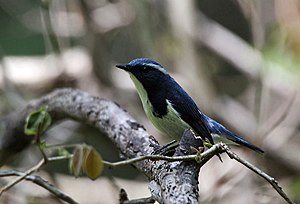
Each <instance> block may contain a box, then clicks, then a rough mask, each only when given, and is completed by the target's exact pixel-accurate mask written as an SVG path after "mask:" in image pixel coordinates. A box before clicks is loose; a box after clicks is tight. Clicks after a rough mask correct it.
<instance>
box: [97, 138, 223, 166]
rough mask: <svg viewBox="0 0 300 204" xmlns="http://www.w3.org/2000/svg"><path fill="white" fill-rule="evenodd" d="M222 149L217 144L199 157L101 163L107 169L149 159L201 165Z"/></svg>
mask: <svg viewBox="0 0 300 204" xmlns="http://www.w3.org/2000/svg"><path fill="white" fill-rule="evenodd" d="M222 148H223V146H222V144H221V143H218V144H215V145H213V146H212V147H211V148H209V149H208V150H206V151H205V152H203V153H201V154H200V155H197V154H194V155H187V156H174V157H169V156H162V155H145V156H140V157H136V158H133V159H128V160H124V161H119V162H107V161H103V163H104V164H105V165H107V166H109V167H117V166H122V165H127V164H133V163H136V162H139V161H143V160H146V159H149V160H152V161H157V160H164V161H169V162H175V161H197V162H198V163H201V164H202V165H203V164H204V163H206V162H207V161H208V160H209V159H210V158H211V157H212V156H214V155H216V154H218V153H220V152H222ZM198 159H199V160H198Z"/></svg>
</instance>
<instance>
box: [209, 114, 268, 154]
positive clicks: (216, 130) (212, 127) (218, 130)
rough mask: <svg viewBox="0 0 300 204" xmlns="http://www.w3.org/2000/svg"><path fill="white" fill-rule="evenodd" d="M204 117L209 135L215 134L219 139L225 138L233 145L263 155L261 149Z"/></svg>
mask: <svg viewBox="0 0 300 204" xmlns="http://www.w3.org/2000/svg"><path fill="white" fill-rule="evenodd" d="M204 116H205V119H206V122H207V126H208V129H209V131H210V132H211V134H216V135H219V136H220V137H225V138H226V139H228V140H230V141H232V142H234V143H237V144H240V145H243V146H245V147H248V148H250V149H252V150H254V151H256V152H259V153H264V151H263V150H262V149H260V148H259V147H257V146H255V145H253V144H251V143H250V142H248V141H246V140H244V139H243V138H240V137H239V136H237V135H235V134H234V133H232V132H230V131H229V130H227V129H226V128H225V127H224V126H223V125H221V124H220V123H218V122H216V121H215V120H213V119H211V118H210V117H208V116H206V115H204Z"/></svg>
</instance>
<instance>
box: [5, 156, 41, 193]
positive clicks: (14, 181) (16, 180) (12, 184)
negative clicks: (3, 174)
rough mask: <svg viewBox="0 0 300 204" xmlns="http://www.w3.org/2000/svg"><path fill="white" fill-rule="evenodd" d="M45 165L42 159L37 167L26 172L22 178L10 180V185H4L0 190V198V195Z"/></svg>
mask: <svg viewBox="0 0 300 204" xmlns="http://www.w3.org/2000/svg"><path fill="white" fill-rule="evenodd" d="M44 164H45V160H44V159H42V160H41V161H40V162H39V163H38V164H37V165H35V166H33V167H32V168H31V169H29V170H27V171H26V172H25V173H24V174H23V175H22V176H20V177H18V178H16V179H15V180H12V181H11V182H10V183H8V184H6V185H5V186H3V187H2V188H1V189H0V196H1V195H2V193H4V192H5V191H7V190H8V189H10V188H12V187H13V186H14V185H16V184H18V183H19V182H20V181H22V180H24V179H25V178H26V176H28V175H30V174H32V173H33V172H36V171H37V170H39V169H40V168H41V167H42V166H43V165H44Z"/></svg>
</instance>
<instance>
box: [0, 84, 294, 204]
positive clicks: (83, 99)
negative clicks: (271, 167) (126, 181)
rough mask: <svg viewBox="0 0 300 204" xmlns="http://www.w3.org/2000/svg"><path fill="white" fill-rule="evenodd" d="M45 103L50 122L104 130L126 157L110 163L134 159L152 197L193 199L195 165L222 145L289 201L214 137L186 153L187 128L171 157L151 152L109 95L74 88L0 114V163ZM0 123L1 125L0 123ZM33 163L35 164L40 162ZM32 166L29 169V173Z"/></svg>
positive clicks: (190, 142)
mask: <svg viewBox="0 0 300 204" xmlns="http://www.w3.org/2000/svg"><path fill="white" fill-rule="evenodd" d="M44 105H47V106H48V111H49V114H50V115H51V117H52V120H53V122H54V123H55V122H58V121H59V120H62V119H74V120H77V121H80V122H84V123H86V124H89V125H91V126H93V127H95V128H97V129H98V130H101V131H103V132H105V133H106V134H107V136H108V137H109V138H110V139H111V140H112V141H113V142H114V143H115V145H116V147H117V148H118V149H119V150H120V152H121V153H122V155H123V156H124V157H125V158H126V159H129V161H126V162H119V163H117V164H115V166H116V165H123V164H126V163H132V162H133V164H134V165H135V167H136V168H137V169H138V170H139V171H140V172H143V173H144V174H145V175H146V176H147V177H148V178H149V181H150V184H149V189H150V192H151V194H152V197H153V198H154V199H155V200H156V201H158V202H160V203H198V196H199V195H198V191H199V189H198V175H199V171H200V168H201V166H203V165H204V164H205V163H206V162H207V161H208V160H209V159H210V158H212V157H213V156H214V155H218V154H220V153H222V152H224V151H225V152H226V153H227V155H228V156H229V157H230V158H232V159H235V160H237V161H238V162H240V163H242V164H243V165H245V166H246V167H247V168H249V169H251V170H252V171H254V172H255V173H257V174H258V175H260V176H262V177H263V178H264V179H266V180H267V181H268V182H269V183H270V184H271V185H272V186H273V187H274V188H275V190H276V191H277V192H278V193H279V194H280V195H281V196H282V197H283V198H284V199H285V200H286V201H287V202H288V203H290V204H292V203H293V202H292V201H291V200H290V199H289V198H288V196H287V195H286V194H285V193H284V191H283V190H282V188H281V187H280V186H279V185H278V183H277V181H276V180H275V179H274V178H272V177H270V176H269V175H267V174H266V173H264V172H262V171H261V170H259V169H258V168H256V167H254V166H253V165H251V164H250V163H249V162H247V161H245V160H243V159H241V158H239V157H238V156H237V155H236V154H235V153H233V152H231V151H230V150H229V148H228V147H227V145H225V144H222V143H219V144H216V145H213V146H212V147H211V148H209V149H208V150H206V151H205V152H203V153H201V154H198V155H192V156H191V155H189V154H191V153H193V152H192V149H191V147H195V148H196V149H198V148H199V147H200V146H201V145H202V140H201V139H200V138H197V137H194V135H193V133H192V131H186V132H185V133H184V134H183V136H182V139H181V141H180V144H179V147H178V148H177V149H176V152H175V155H174V157H162V156H157V155H155V156H154V155H152V153H153V152H155V150H157V148H159V145H158V142H157V141H156V140H155V139H154V137H152V136H150V135H149V134H148V133H147V132H146V131H145V129H144V128H143V126H141V125H140V124H138V123H137V122H136V121H135V120H134V119H133V118H132V117H131V116H130V115H129V114H128V113H127V112H126V111H124V110H123V109H121V108H120V107H119V106H118V105H117V104H115V103H113V102H111V101H108V100H105V99H100V98H98V97H94V96H91V95H89V94H87V93H84V92H82V91H79V90H75V89H60V90H57V91H54V92H52V93H50V94H49V95H46V96H44V97H42V98H40V99H38V100H35V101H32V102H31V103H29V105H27V106H26V107H25V108H24V109H23V110H21V111H16V112H15V113H12V114H10V115H8V116H6V117H3V118H1V119H0V134H1V135H2V137H1V139H0V164H1V165H3V164H4V163H5V162H6V161H7V160H8V158H7V157H12V156H13V155H15V154H17V153H18V152H19V151H21V150H23V149H25V148H26V147H27V146H28V145H29V144H30V142H31V140H32V139H33V137H28V136H27V135H24V133H23V129H24V124H25V118H26V116H27V115H28V114H29V113H30V112H32V111H34V110H37V109H39V107H41V106H44ZM12 122H14V123H12ZM3 125H5V126H4V127H5V128H1V127H3ZM149 155H150V156H149ZM183 155H185V156H183ZM107 164H109V163H107ZM110 165H111V166H113V165H112V164H110ZM37 166H38V168H39V165H37ZM32 169H33V170H34V169H36V168H32ZM32 169H31V170H32ZM31 170H29V171H28V172H30V173H31V172H32V171H31ZM28 172H26V173H24V174H22V175H21V176H20V177H19V178H18V179H17V180H15V181H13V182H16V181H19V180H21V179H20V178H26V179H27V178H29V177H28ZM13 182H11V183H13ZM11 183H9V184H8V185H7V186H9V185H11ZM3 188H5V187H3Z"/></svg>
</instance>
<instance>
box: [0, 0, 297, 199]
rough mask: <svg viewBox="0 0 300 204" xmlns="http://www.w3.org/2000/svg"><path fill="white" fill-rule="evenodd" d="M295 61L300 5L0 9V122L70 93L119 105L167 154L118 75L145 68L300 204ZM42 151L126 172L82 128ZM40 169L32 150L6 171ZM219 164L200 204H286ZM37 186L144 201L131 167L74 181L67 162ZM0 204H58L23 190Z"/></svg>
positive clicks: (35, 4) (106, 146)
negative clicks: (163, 72) (182, 93)
mask: <svg viewBox="0 0 300 204" xmlns="http://www.w3.org/2000/svg"><path fill="white" fill-rule="evenodd" d="M299 52H300V3H299V1H297V0H264V1H259V0H254V1H247V0H236V1H234V0H227V1H219V0H186V1H180V0H141V1H134V0H122V1H118V0H111V1H109V0H77V1H71V0H40V1H39V0H23V1H18V0H10V1H5V0H0V56H1V59H0V60H1V64H0V66H1V67H0V113H1V115H5V114H7V113H9V112H10V111H13V110H15V109H18V108H21V107H22V106H24V105H25V104H26V103H27V102H28V101H29V100H31V99H33V98H37V97H39V96H41V95H43V94H46V93H48V92H50V91H52V90H54V89H55V88H59V87H74V88H79V89H82V90H85V91H87V92H89V93H91V94H94V95H99V96H101V97H104V98H108V99H111V100H114V101H116V102H117V103H119V104H120V105H121V106H122V107H124V108H125V109H127V110H128V111H129V112H130V113H131V114H132V115H133V116H134V117H136V118H137V120H138V121H140V122H141V123H142V124H144V125H145V127H146V128H147V130H148V131H149V132H150V133H152V134H153V135H154V136H155V137H156V138H158V139H159V140H160V141H161V142H167V139H166V138H163V137H161V136H160V134H159V133H158V132H157V131H156V130H155V129H154V128H153V127H152V125H151V124H149V121H148V120H147V119H146V118H145V115H144V113H143V110H142V107H141V103H140V101H139V98H138V95H137V93H136V91H135V89H134V87H133V84H132V83H131V81H130V79H129V77H128V75H127V74H126V73H124V72H122V71H120V70H117V69H116V68H115V67H114V65H115V64H117V63H127V62H129V61H130V60H132V59H134V58H137V57H149V58H152V59H155V60H157V61H159V62H160V63H161V64H163V65H164V66H165V67H166V68H167V69H168V71H169V72H170V73H171V75H172V76H174V78H175V79H176V80H177V81H178V82H179V83H180V84H181V85H182V86H183V87H185V89H186V90H187V91H188V92H189V93H190V95H192V97H193V98H194V99H195V100H196V102H197V103H198V105H199V106H200V107H201V110H202V111H203V112H205V113H207V114H208V115H209V116H211V117H212V118H214V119H216V120H218V121H219V122H222V123H223V124H224V125H226V126H227V127H228V128H229V129H231V130H232V131H234V132H236V133H237V134H239V135H241V136H243V137H244V138H246V139H248V140H249V141H251V142H253V143H255V144H257V145H258V146H260V147H262V148H263V149H264V150H265V151H266V153H265V154H264V155H258V154H256V153H253V152H251V151H249V150H247V149H244V148H236V147H233V148H234V150H235V151H236V152H238V153H239V154H240V155H242V156H243V157H244V158H246V159H247V160H249V161H251V162H252V163H255V164H256V165H257V166H259V167H260V168H261V169H263V170H264V171H266V172H267V173H269V174H270V175H272V176H274V177H275V178H277V179H278V180H279V182H280V184H281V185H282V186H283V187H284V189H286V190H287V191H288V193H289V195H291V196H292V197H293V198H294V199H295V200H296V201H299V200H300V177H299V172H300V157H299V155H300V152H299V149H300V148H299V145H300V139H299V122H300V118H299V114H298V113H299V107H300V106H299V96H298V93H299V91H300V89H299V73H300V72H299V71H300V70H299V67H300V66H299V60H300V58H299ZM45 139H46V141H47V142H49V143H54V144H57V143H80V142H86V143H88V144H92V145H93V146H94V147H95V148H97V149H98V150H99V152H101V154H102V156H103V158H104V159H106V160H109V161H117V160H119V155H118V152H117V150H115V148H114V147H113V145H112V144H111V143H110V141H108V140H107V139H106V138H105V136H104V135H101V133H99V132H96V131H95V130H93V129H91V128H89V127H86V126H83V125H80V124H78V123H75V122H71V121H66V122H63V123H62V124H60V125H59V126H57V127H55V128H53V129H51V130H49V131H48V132H47V135H46V137H45ZM39 158H40V155H39V154H38V151H37V150H36V149H35V148H34V147H32V148H30V149H29V150H27V151H25V152H23V153H22V154H21V155H20V156H19V157H18V158H17V160H16V161H14V162H12V163H11V164H9V166H6V167H4V168H3V169H5V168H18V169H21V170H22V169H27V168H29V167H30V166H32V165H34V164H35V163H36V161H37V160H38V159H39ZM223 159H224V162H223V163H220V162H219V161H218V159H213V160H212V161H211V162H209V163H208V164H207V165H205V167H204V168H202V170H201V174H200V193H201V194H200V200H201V201H202V203H222V204H223V203H283V200H282V199H281V198H279V196H278V195H277V194H276V192H275V191H274V190H273V189H272V188H271V186H270V185H269V184H267V183H266V182H265V181H263V180H262V179H260V178H258V177H257V176H256V175H254V174H253V173H251V172H250V171H249V170H248V169H245V168H244V167H242V166H240V165H239V164H237V163H235V162H233V161H230V160H229V159H227V158H226V156H223ZM41 174H42V175H43V176H45V177H46V178H48V179H49V180H50V181H51V182H53V183H55V184H56V185H57V186H58V187H59V188H61V189H62V190H63V191H65V192H67V193H68V194H69V195H70V196H72V197H73V198H74V199H76V200H77V201H79V202H80V203H91V204H92V203H116V202H117V199H118V191H119V189H120V188H125V189H126V190H127V191H128V193H129V196H130V197H131V198H138V197H142V196H148V195H149V192H148V190H147V181H146V179H145V178H144V176H143V175H140V174H139V173H138V172H137V171H136V170H135V169H134V168H133V167H131V166H128V167H124V168H120V169H114V170H106V171H105V174H104V175H103V176H102V177H101V178H99V179H98V180H96V181H90V180H88V179H86V178H85V177H80V178H78V179H74V178H73V177H71V176H70V175H69V174H68V164H67V163H65V162H57V163H53V164H50V165H49V166H47V168H46V169H44V170H43V171H42V172H41ZM3 182H4V181H3V180H1V183H3ZM0 202H1V203H60V202H59V201H58V200H56V199H55V198H53V197H51V196H50V195H49V194H48V193H47V192H45V191H44V190H42V189H40V188H38V187H36V186H34V185H33V184H30V183H26V182H24V183H22V184H20V185H18V186H17V187H15V188H13V189H12V190H11V191H9V192H8V193H6V194H5V196H2V197H1V198H0Z"/></svg>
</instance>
